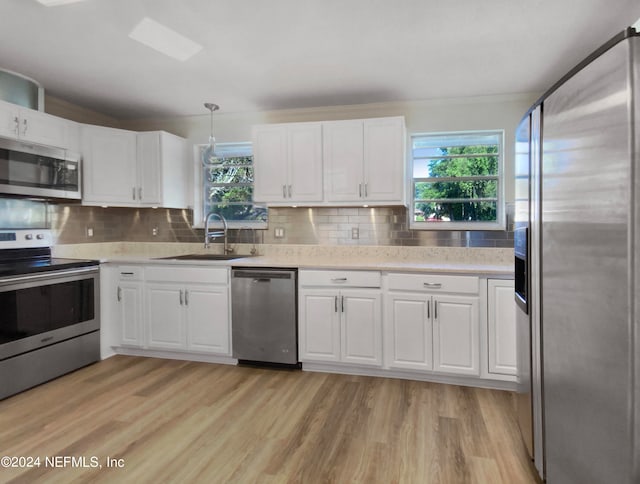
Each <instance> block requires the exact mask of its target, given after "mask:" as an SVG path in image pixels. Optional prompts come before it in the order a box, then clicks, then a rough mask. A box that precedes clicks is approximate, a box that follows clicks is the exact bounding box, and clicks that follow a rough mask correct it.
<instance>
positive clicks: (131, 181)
mask: <svg viewBox="0 0 640 484" xmlns="http://www.w3.org/2000/svg"><path fill="white" fill-rule="evenodd" d="M81 143H82V152H83V170H84V177H83V181H84V187H83V195H82V203H83V204H84V205H110V206H118V207H156V206H157V207H166V208H185V207H186V206H187V196H186V176H187V163H186V141H185V140H184V139H183V138H180V137H178V136H174V135H172V134H169V133H165V132H162V131H154V132H148V133H147V132H145V133H136V132H133V131H126V130H122V129H114V128H104V127H101V126H89V125H84V126H82V130H81Z"/></svg>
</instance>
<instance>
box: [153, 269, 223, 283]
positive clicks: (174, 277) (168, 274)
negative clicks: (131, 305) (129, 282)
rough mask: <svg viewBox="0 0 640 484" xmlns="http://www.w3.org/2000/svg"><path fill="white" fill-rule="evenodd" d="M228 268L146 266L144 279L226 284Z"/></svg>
mask: <svg viewBox="0 0 640 484" xmlns="http://www.w3.org/2000/svg"><path fill="white" fill-rule="evenodd" d="M228 273H229V269H228V268H226V267H224V268H222V267H216V268H209V267H178V266H173V265H172V266H156V265H153V266H147V268H146V270H145V276H146V277H145V279H146V280H147V281H158V282H184V283H205V284H227V283H228V281H229V278H228Z"/></svg>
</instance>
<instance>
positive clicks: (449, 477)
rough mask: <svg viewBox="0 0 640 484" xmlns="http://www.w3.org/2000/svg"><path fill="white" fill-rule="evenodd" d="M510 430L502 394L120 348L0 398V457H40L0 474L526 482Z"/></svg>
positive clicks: (43, 478) (51, 479)
mask: <svg viewBox="0 0 640 484" xmlns="http://www.w3.org/2000/svg"><path fill="white" fill-rule="evenodd" d="M519 439H520V437H519V434H518V429H517V425H516V422H515V420H514V413H513V409H512V399H511V395H510V394H509V393H508V392H502V391H495V390H484V389H476V388H465V387H458V386H452V385H442V384H436V383H425V382H416V381H406V380H397V379H390V378H372V377H360V376H344V375H331V374H324V373H309V372H300V371H282V370H270V369H256V368H243V367H234V366H226V365H213V364H207V363H194V362H183V361H175V360H161V359H154V358H137V357H126V356H116V357H113V358H109V359H108V360H105V361H102V362H100V363H97V364H95V365H92V366H89V367H87V368H83V369H81V370H79V371H77V372H74V373H72V374H69V375H66V376H64V377H62V378H60V379H58V380H55V381H53V382H49V383H47V384H44V385H41V386H39V387H37V388H34V389H32V390H30V391H27V392H24V393H22V394H20V395H16V396H14V397H11V398H8V399H6V400H4V401H0V456H22V457H27V456H30V457H36V456H39V457H40V459H41V465H40V467H33V468H30V469H29V468H23V469H19V468H0V482H25V483H26V482H28V483H36V482H43V483H47V484H50V483H58V482H59V483H65V484H66V483H71V482H92V483H93V482H98V483H101V482H104V483H121V482H123V483H124V482H136V483H145V482H153V483H161V482H170V483H174V482H175V483H191V482H194V483H200V482H203V483H218V482H220V483H227V482H234V483H254V482H264V483H280V482H299V483H305V484H306V483H329V482H331V483H334V482H335V483H352V482H356V483H367V484H376V483H383V484H386V483H417V484H422V483H452V484H457V483H467V482H470V483H475V482H478V483H490V484H498V483H508V484H514V483H532V482H536V481H535V479H534V477H533V473H532V472H531V468H530V466H529V462H528V460H527V457H526V455H525V453H524V450H523V448H522V445H521V443H520V440H519ZM46 456H49V457H52V456H74V457H85V459H86V465H87V466H89V465H91V464H92V462H91V460H90V459H91V457H92V456H95V457H97V458H98V462H99V464H100V465H102V466H103V467H102V468H88V467H87V468H77V467H76V468H74V467H72V466H71V465H70V464H67V467H57V468H52V467H47V466H45V461H44V459H45V457H46ZM107 457H111V458H113V459H123V460H124V468H113V467H112V468H107V467H106V458H107ZM58 464H62V462H60V461H59V462H58Z"/></svg>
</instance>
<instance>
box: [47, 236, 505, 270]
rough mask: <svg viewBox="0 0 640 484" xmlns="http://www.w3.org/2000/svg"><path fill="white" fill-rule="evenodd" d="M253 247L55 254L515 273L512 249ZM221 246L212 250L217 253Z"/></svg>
mask: <svg viewBox="0 0 640 484" xmlns="http://www.w3.org/2000/svg"><path fill="white" fill-rule="evenodd" d="M250 248H251V247H250V246H246V247H244V246H238V247H236V249H237V252H238V257H239V258H237V259H232V260H224V261H220V260H184V259H182V260H175V259H166V257H172V256H178V255H183V254H195V253H198V254H202V253H207V251H204V250H203V249H202V245H201V244H155V245H154V244H148V243H144V244H142V243H135V242H117V243H110V244H74V245H68V246H56V247H54V255H55V256H56V257H72V258H73V257H76V258H93V259H99V260H100V261H101V262H104V263H114V264H170V265H183V266H194V265H197V266H201V267H203V266H207V267H216V266H217V267H228V266H233V267H283V268H298V269H333V270H375V271H385V272H433V273H441V274H442V273H455V274H475V275H489V276H496V277H504V278H510V277H512V276H513V262H512V261H513V249H486V248H482V249H477V248H458V247H456V248H450V247H387V246H380V247H378V246H363V247H339V246H338V247H328V246H299V245H298V246H293V245H289V246H279V245H278V246H276V245H273V246H259V249H258V250H259V254H258V255H257V256H253V257H249V254H248V253H249V250H250ZM216 251H217V248H214V250H213V251H209V253H216Z"/></svg>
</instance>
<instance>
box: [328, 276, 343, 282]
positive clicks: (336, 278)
mask: <svg viewBox="0 0 640 484" xmlns="http://www.w3.org/2000/svg"><path fill="white" fill-rule="evenodd" d="M331 282H347V278H346V277H334V278H333V279H331Z"/></svg>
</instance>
